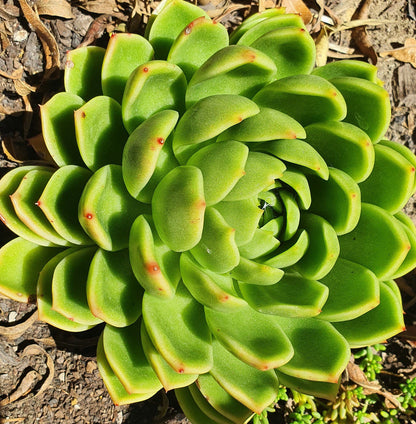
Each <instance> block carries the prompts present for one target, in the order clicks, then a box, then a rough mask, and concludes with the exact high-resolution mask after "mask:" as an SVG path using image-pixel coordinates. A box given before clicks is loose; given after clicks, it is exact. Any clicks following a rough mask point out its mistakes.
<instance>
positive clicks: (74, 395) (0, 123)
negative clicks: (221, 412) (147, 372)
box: [0, 0, 416, 424]
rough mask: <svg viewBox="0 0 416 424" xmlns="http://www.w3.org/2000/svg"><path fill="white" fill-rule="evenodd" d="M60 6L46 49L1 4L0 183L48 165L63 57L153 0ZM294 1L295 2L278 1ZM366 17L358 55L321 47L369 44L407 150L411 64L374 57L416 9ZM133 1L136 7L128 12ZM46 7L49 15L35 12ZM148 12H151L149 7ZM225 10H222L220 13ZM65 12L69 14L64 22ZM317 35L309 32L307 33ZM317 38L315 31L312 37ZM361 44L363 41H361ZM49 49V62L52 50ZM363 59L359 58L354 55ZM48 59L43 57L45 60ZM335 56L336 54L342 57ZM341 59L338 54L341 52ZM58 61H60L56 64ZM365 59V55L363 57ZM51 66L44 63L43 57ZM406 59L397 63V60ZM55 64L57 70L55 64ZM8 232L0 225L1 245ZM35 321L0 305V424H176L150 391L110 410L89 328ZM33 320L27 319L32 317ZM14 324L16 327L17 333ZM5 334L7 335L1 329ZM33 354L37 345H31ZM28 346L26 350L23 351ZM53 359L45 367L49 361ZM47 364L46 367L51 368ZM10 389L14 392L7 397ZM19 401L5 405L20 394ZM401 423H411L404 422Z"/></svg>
mask: <svg viewBox="0 0 416 424" xmlns="http://www.w3.org/2000/svg"><path fill="white" fill-rule="evenodd" d="M65 2H66V0H61V1H58V0H54V1H52V0H37V1H36V4H37V6H38V11H39V13H40V12H41V10H42V11H46V12H47V13H46V14H41V22H42V23H43V24H44V25H45V26H46V27H47V28H48V29H49V31H50V34H51V36H52V37H53V39H54V40H56V45H55V44H54V45H48V44H46V47H45V39H44V38H43V39H42V36H39V35H38V34H37V33H36V31H35V28H36V24H35V23H34V22H33V21H32V22H31V23H28V20H27V16H26V17H25V15H24V14H23V13H22V10H23V9H22V8H25V7H26V6H28V7H31V6H33V3H30V2H29V3H27V2H26V0H19V1H17V0H15V1H13V0H2V1H0V44H1V46H2V49H1V53H0V130H1V132H0V139H1V144H2V146H1V150H0V176H2V175H3V174H5V173H6V172H7V171H8V170H9V169H10V168H11V167H15V166H18V164H19V163H22V162H28V161H29V162H36V163H38V162H41V161H42V160H45V159H47V157H46V155H45V150H44V149H43V148H42V145H41V143H39V137H37V136H38V135H39V133H40V120H39V108H38V105H39V104H42V103H44V102H45V101H46V100H47V99H48V98H50V97H51V96H52V95H53V94H54V93H56V92H58V91H60V90H62V88H63V83H62V69H63V64H64V63H65V52H66V51H67V50H69V49H73V48H76V47H77V46H79V45H80V43H84V44H88V43H91V42H93V43H94V44H98V45H103V46H105V44H106V42H107V40H108V34H109V32H111V31H113V30H114V29H122V28H126V27H127V28H128V29H129V30H131V31H136V32H140V31H142V29H143V24H144V22H145V21H146V14H143V12H145V13H147V12H149V11H150V9H149V7H150V6H152V2H151V1H149V2H142V1H140V0H139V1H136V2H128V1H125V2H122V1H115V0H99V1H87V0H80V1H78V2H77V3H76V4H75V2H71V4H72V7H70V6H71V5H70V4H69V3H66V4H65ZM201 3H202V4H203V5H204V7H205V8H206V9H207V10H210V11H211V12H210V13H212V14H213V15H217V16H219V15H221V11H224V10H226V11H228V12H229V11H230V10H231V9H227V7H232V6H244V8H235V9H236V10H235V11H233V12H231V13H227V14H226V15H225V16H223V18H222V20H221V22H223V23H225V24H227V25H228V26H229V27H233V26H234V25H235V24H236V23H238V22H239V21H241V19H242V17H243V15H244V14H247V13H249V12H250V11H255V10H257V8H258V7H262V6H263V5H266V6H269V5H271V6H273V5H274V4H276V1H273V0H263V1H261V0H260V1H259V2H257V1H253V2H252V3H250V1H241V2H240V3H238V2H237V1H234V2H232V1H229V0H228V1H226V0H211V1H208V0H204V1H201ZM289 3H290V4H295V5H296V3H298V2H296V1H290V2H286V4H289ZM305 3H307V4H308V6H310V8H311V9H312V10H313V11H314V13H315V14H317V13H318V11H319V10H320V6H319V5H320V4H322V3H324V5H325V15H326V16H330V17H332V18H333V19H334V18H336V17H337V18H338V19H339V22H343V23H346V24H347V25H348V23H349V22H351V19H352V18H356V15H354V12H356V10H357V8H358V6H359V4H360V1H359V0H342V1H341V0H325V1H316V3H315V1H312V0H311V1H310V2H307V1H305ZM366 3H368V4H369V13H368V16H364V17H363V18H365V19H367V18H369V19H374V20H376V21H371V22H370V23H371V24H372V25H367V26H366V27H365V28H366V32H367V37H368V38H367V41H368V42H367V50H365V44H366V43H364V47H363V43H362V40H361V42H360V40H359V38H358V37H357V36H356V35H355V36H352V32H351V30H350V29H344V30H342V31H338V32H334V33H333V34H332V35H331V36H330V38H329V41H330V43H331V46H332V50H330V54H329V60H331V58H332V57H333V56H335V57H339V56H343V57H347V58H348V57H355V55H357V54H358V55H361V56H360V57H361V58H362V59H363V60H369V58H368V57H367V56H366V54H367V55H368V47H372V48H374V51H375V54H376V55H377V56H378V63H377V66H378V67H379V77H380V79H381V80H382V81H384V85H385V88H386V89H387V90H388V92H389V93H390V98H391V104H392V121H391V126H390V129H389V131H388V134H387V137H388V138H390V139H392V140H395V141H398V142H400V143H403V144H405V145H407V146H408V147H410V148H411V149H412V150H413V151H416V126H415V121H416V116H415V115H416V68H415V66H416V64H415V59H413V66H412V64H410V63H407V62H402V61H399V60H397V59H395V58H393V57H391V56H390V55H386V54H384V53H383V52H388V51H391V50H393V49H396V48H398V47H402V46H403V45H404V43H405V41H406V40H408V39H410V38H415V33H416V22H415V20H416V5H415V2H414V1H413V0H394V1H385V0H373V1H370V2H368V1H367V2H366ZM133 4H134V5H136V7H135V8H134V7H133ZM48 5H49V6H50V5H52V9H49V10H48V9H47V8H46V9H41V7H44V8H45V7H46V6H48ZM149 5H150V6H149ZM224 8H225V9H224ZM68 14H69V15H68ZM312 31H315V32H316V27H315V28H314V29H312ZM315 35H316V34H315ZM364 41H365V40H364ZM54 48H55V49H57V50H56V52H55V53H56V54H55V56H53V55H52V54H51V50H52V53H53V51H54V50H53V49H54ZM360 48H361V50H363V49H364V51H366V52H367V53H366V54H365V55H364V56H363V54H362V53H361V51H360ZM48 52H49V54H48ZM342 52H344V53H342ZM345 52H346V53H345ZM58 56H59V61H58V60H57V58H58ZM370 56H371V54H370ZM51 58H52V59H53V60H52V64H51V62H50V59H51ZM405 60H406V58H405ZM58 62H59V63H58ZM406 211H407V213H408V214H409V215H410V216H411V217H412V219H413V220H414V221H415V222H416V199H414V198H412V199H411V200H410V201H409V203H408V205H407V206H406ZM12 237H13V235H12V234H11V233H10V232H9V231H8V230H7V229H6V228H5V227H4V226H1V227H0V245H2V244H4V243H5V242H6V241H8V240H10V239H11V238H12ZM415 280H416V277H415V275H414V274H412V275H409V276H406V278H404V279H402V280H401V282H400V286H401V288H402V292H403V296H404V309H405V312H406V323H407V331H406V332H405V333H403V334H401V335H400V336H398V337H396V338H394V339H393V340H391V341H389V342H388V343H387V344H386V348H387V349H386V351H385V352H384V353H383V365H384V371H383V373H382V374H381V375H380V380H381V383H382V385H383V386H384V388H385V389H386V390H389V391H390V392H392V393H394V392H395V390H396V389H397V387H398V384H399V383H400V382H402V381H404V379H405V378H408V377H414V376H416V371H415V369H416V347H415V346H416V344H415V342H414V340H416V330H415V329H416V307H415V304H416V301H415V299H416V284H415ZM31 314H36V311H35V307H34V306H33V305H26V304H21V303H16V302H14V301H12V300H8V299H5V298H0V324H1V327H0V328H6V332H7V331H8V332H12V333H16V332H15V331H11V330H10V329H11V328H15V326H16V324H20V325H19V326H18V327H17V328H18V329H20V330H21V331H20V333H19V332H18V333H17V334H9V335H1V334H2V333H5V331H4V330H0V423H4V424H6V423H25V424H32V423H44V424H48V423H66V424H72V423H85V424H93V423H103V424H107V423H117V424H122V423H126V424H127V423H138V424H147V423H149V424H150V423H161V424H179V423H182V424H185V423H189V421H188V420H187V419H186V418H185V417H184V415H183V414H182V412H181V410H180V408H179V407H178V405H177V402H176V400H175V398H174V396H173V395H172V394H170V393H168V394H165V393H163V392H160V393H158V394H157V395H156V396H155V397H154V398H152V399H150V400H149V401H146V402H141V403H138V404H134V405H129V406H115V405H114V404H113V402H112V401H111V399H110V397H109V395H108V394H107V391H106V389H105V387H104V385H103V383H102V380H101V378H100V375H99V372H98V369H97V365H96V361H95V346H96V342H97V337H98V333H97V331H98V330H91V331H89V332H85V333H81V334H70V333H65V332H63V331H59V330H56V329H54V328H51V327H49V326H48V325H47V324H45V323H42V322H39V321H34V319H33V320H32V321H34V323H32V324H31V325H29V326H25V324H24V323H25V320H26V319H27V317H28V316H30V315H31ZM33 318H35V316H34V317H33ZM21 326H23V327H24V328H23V329H21ZM7 329H8V330H7ZM33 345H34V346H38V347H36V349H37V350H35V351H34V353H32V354H29V355H25V352H26V351H25V348H26V347H28V346H29V348H30V346H33ZM39 347H40V348H39ZM32 349H33V348H32ZM51 359H52V361H51ZM51 362H53V364H54V369H52V368H51ZM16 390H17V392H16ZM19 391H21V393H20V395H21V396H20V397H18V396H16V397H18V399H17V400H13V399H14V396H15V395H16V394H17V393H18V392H19ZM284 415H287V413H286V412H285V411H284V410H281V411H280V412H279V411H278V412H277V413H275V414H271V415H269V421H270V423H271V424H273V423H284V422H285V418H284ZM409 420H410V421H404V420H403V421H402V422H416V420H414V419H412V418H409Z"/></svg>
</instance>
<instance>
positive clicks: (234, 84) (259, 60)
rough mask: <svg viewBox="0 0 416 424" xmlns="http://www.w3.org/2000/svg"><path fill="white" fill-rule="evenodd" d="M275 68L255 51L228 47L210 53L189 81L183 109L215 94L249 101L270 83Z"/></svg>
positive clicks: (269, 60) (260, 53) (249, 48)
mask: <svg viewBox="0 0 416 424" xmlns="http://www.w3.org/2000/svg"><path fill="white" fill-rule="evenodd" d="M275 76H276V65H275V64H274V62H273V60H272V59H271V58H270V57H268V56H267V55H266V54H264V53H262V52H261V51H259V50H256V49H253V48H251V47H246V46H228V47H224V48H223V49H221V50H220V51H218V52H217V53H215V54H213V55H212V56H211V57H210V58H209V59H208V60H207V61H206V62H205V63H204V64H203V65H202V66H201V67H200V68H199V69H198V70H197V71H196V72H195V74H194V76H193V77H192V79H191V81H189V85H188V90H187V92H186V106H187V107H190V106H191V105H193V104H194V103H196V102H197V101H198V100H201V99H203V98H205V97H208V96H213V95H219V94H238V95H241V96H245V97H248V98H251V97H253V96H254V94H255V93H256V92H257V91H258V90H260V88H262V87H263V86H265V85H266V84H268V83H270V82H271V81H273V80H274V78H275Z"/></svg>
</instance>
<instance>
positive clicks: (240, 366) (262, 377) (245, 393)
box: [210, 339, 279, 414]
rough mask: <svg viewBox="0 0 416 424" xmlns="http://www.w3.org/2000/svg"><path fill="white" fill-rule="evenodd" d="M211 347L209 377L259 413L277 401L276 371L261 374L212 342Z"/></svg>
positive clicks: (215, 342) (216, 342)
mask: <svg viewBox="0 0 416 424" xmlns="http://www.w3.org/2000/svg"><path fill="white" fill-rule="evenodd" d="M212 346H213V354H214V365H213V367H212V369H211V371H210V373H211V375H212V376H213V377H214V378H215V379H216V380H217V381H218V383H219V384H220V385H221V386H222V387H223V388H224V389H225V390H226V391H227V392H228V393H230V395H231V396H233V397H234V398H235V399H236V400H238V401H239V402H241V403H242V404H243V405H245V406H246V407H247V408H249V409H251V410H252V411H253V412H256V413H257V414H260V413H261V412H262V411H263V409H265V408H266V407H267V406H269V405H270V404H271V403H272V402H273V401H274V399H275V398H276V395H277V391H278V388H279V382H278V380H277V377H276V374H275V372H274V371H273V370H268V371H260V370H258V369H256V368H254V367H252V366H250V365H247V364H246V363H244V362H242V361H240V360H239V359H237V358H236V357H235V356H234V355H233V354H232V353H230V352H229V351H228V350H227V349H225V348H224V347H223V346H222V345H221V344H220V343H219V342H218V341H216V340H215V339H213V341H212Z"/></svg>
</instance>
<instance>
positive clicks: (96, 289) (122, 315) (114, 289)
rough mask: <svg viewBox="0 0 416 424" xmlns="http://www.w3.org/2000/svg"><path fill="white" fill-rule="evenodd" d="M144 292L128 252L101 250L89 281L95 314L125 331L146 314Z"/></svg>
mask: <svg viewBox="0 0 416 424" xmlns="http://www.w3.org/2000/svg"><path fill="white" fill-rule="evenodd" d="M142 297H143V290H142V288H141V287H140V285H139V283H138V281H137V280H136V278H135V277H134V274H133V272H132V270H131V266H130V262H129V256H128V252H127V251H126V250H121V251H120V252H107V251H105V250H102V249H98V250H97V253H96V254H95V255H94V257H93V259H92V261H91V266H90V270H89V273H88V280H87V300H88V305H89V307H90V309H91V312H92V313H93V314H94V315H95V316H96V317H97V318H100V319H102V320H103V321H105V322H107V323H108V324H110V325H113V326H114V327H124V326H126V325H130V324H132V323H133V322H135V321H136V320H137V318H138V317H139V316H140V315H141V312H142Z"/></svg>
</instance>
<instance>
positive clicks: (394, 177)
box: [360, 145, 415, 214]
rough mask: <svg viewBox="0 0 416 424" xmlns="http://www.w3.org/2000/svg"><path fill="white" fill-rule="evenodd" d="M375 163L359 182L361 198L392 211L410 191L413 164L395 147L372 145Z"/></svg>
mask: <svg viewBox="0 0 416 424" xmlns="http://www.w3.org/2000/svg"><path fill="white" fill-rule="evenodd" d="M374 151H375V163H374V168H373V171H372V172H371V174H370V176H369V177H368V178H367V179H366V180H365V181H363V182H362V183H361V184H360V190H361V198H362V201H363V202H366V203H371V204H373V205H377V206H380V207H381V208H383V209H385V210H386V211H388V212H390V213H392V214H395V213H396V212H398V211H400V210H401V209H403V208H404V206H405V204H406V203H407V201H408V200H409V198H410V196H411V195H412V193H413V187H414V184H415V167H414V165H413V164H412V163H410V162H409V161H408V160H407V159H405V158H404V157H403V156H402V155H401V154H400V153H399V152H397V151H396V150H394V149H392V148H390V147H388V146H382V145H375V146H374Z"/></svg>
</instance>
